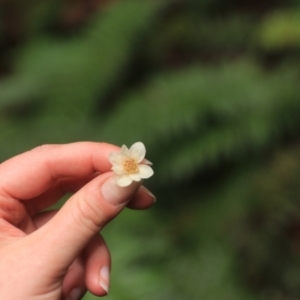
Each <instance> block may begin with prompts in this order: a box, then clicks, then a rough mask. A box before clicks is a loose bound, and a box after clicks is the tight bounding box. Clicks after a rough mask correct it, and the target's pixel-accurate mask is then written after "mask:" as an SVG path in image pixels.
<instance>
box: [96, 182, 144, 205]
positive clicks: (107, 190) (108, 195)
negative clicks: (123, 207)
mask: <svg viewBox="0 0 300 300" xmlns="http://www.w3.org/2000/svg"><path fill="white" fill-rule="evenodd" d="M140 185H141V182H132V183H131V184H130V185H129V186H126V187H120V186H118V185H117V183H116V181H115V179H114V178H113V177H111V178H110V179H108V180H107V181H106V182H104V184H103V185H102V188H101V193H102V196H103V198H104V199H105V200H106V201H107V202H110V203H112V204H122V203H124V202H126V201H127V200H129V197H130V196H132V194H133V193H134V192H135V191H136V190H137V189H138V187H139V186H140Z"/></svg>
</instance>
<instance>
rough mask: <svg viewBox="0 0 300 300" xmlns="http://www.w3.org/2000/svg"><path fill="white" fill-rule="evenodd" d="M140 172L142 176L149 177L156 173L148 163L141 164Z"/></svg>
mask: <svg viewBox="0 0 300 300" xmlns="http://www.w3.org/2000/svg"><path fill="white" fill-rule="evenodd" d="M139 173H140V177H141V178H149V177H151V176H152V175H153V174H154V172H153V170H152V168H151V167H149V166H147V165H139Z"/></svg>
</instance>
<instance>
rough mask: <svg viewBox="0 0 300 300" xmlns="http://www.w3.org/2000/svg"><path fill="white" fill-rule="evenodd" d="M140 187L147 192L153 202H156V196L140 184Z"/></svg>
mask: <svg viewBox="0 0 300 300" xmlns="http://www.w3.org/2000/svg"><path fill="white" fill-rule="evenodd" d="M141 189H142V190H143V192H144V193H146V194H148V195H149V196H150V197H151V198H152V199H153V203H155V202H156V197H155V196H154V195H153V194H152V193H151V192H150V191H149V190H148V189H147V188H145V187H144V186H142V187H141Z"/></svg>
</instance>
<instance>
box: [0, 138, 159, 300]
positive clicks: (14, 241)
mask: <svg viewBox="0 0 300 300" xmlns="http://www.w3.org/2000/svg"><path fill="white" fill-rule="evenodd" d="M118 150H119V148H118V147H116V146H114V145H110V144H105V143H92V142H80V143H73V144H65V145H45V146H41V147H38V148H35V149H33V150H31V151H28V152H25V153H23V154H20V155H18V156H16V157H13V158H11V159H9V160H7V161H5V162H3V163H2V164H1V165H0V299H5V300H15V299H22V300H35V299H39V300H61V299H63V300H66V299H68V300H78V299H81V298H82V296H83V295H84V294H85V292H86V290H89V291H90V292H91V293H93V294H95V295H97V296H105V295H106V294H107V291H106V290H108V286H109V272H108V270H109V269H110V264H111V261H110V254H109V251H108V249H107V246H106V245H105V242H104V240H103V238H102V237H101V235H100V234H99V231H101V229H102V228H103V227H104V226H105V225H106V224H107V223H108V222H109V221H111V220H112V219H113V218H114V217H116V216H117V215H118V214H119V213H120V212H121V211H122V210H123V209H124V208H125V207H126V206H127V207H130V208H134V209H146V208H148V207H150V206H151V205H152V204H153V202H154V201H155V198H154V196H153V195H152V194H151V193H150V192H149V191H148V190H147V189H146V188H144V187H143V186H141V182H133V183H132V184H131V185H129V186H127V187H119V186H117V185H116V183H115V180H114V178H113V177H114V174H113V172H111V171H110V169H111V164H110V163H109V161H108V158H107V157H108V154H109V153H110V152H113V151H118ZM68 192H71V193H72V196H71V197H70V199H69V200H68V201H67V202H66V204H65V205H64V206H63V207H62V208H61V209H60V210H59V211H57V212H56V211H49V212H43V210H45V209H46V208H47V207H49V206H51V205H53V204H54V203H56V202H57V201H58V200H59V199H61V197H62V196H63V195H64V194H66V193H68ZM124 276H126V274H124Z"/></svg>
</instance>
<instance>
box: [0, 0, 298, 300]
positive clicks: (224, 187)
mask: <svg viewBox="0 0 300 300" xmlns="http://www.w3.org/2000/svg"><path fill="white" fill-rule="evenodd" d="M299 4H300V3H299V2H298V1H296V0H288V1H284V2H283V1H276V0H268V1H258V0H254V1H250V2H249V1H248V2H244V1H242V2H240V1H236V0H232V1H225V2H224V1H220V0H177V1H153V0H143V1H139V0H131V1H125V0H119V1H117V0H115V1H109V0H106V1H105V0H86V1H84V0H77V1H58V0H51V1H50V0H43V1H20V0H15V1H2V2H1V6H0V14H1V22H0V116H1V118H0V126H1V128H2V129H1V135H0V142H1V149H0V159H1V160H2V161H3V160H5V159H7V158H9V157H11V156H13V155H15V154H17V153H20V152H22V151H25V150H27V149H30V148H32V147H35V146H37V145H40V144H43V143H67V142H72V141H78V140H94V141H107V142H112V143H116V144H119V145H122V144H127V145H128V146H129V145H130V144H132V143H133V142H135V141H138V140H142V141H143V142H144V143H145V144H146V146H147V150H148V155H147V158H148V159H149V160H151V161H153V162H154V169H155V173H156V174H155V176H154V178H153V179H151V180H149V182H147V183H146V184H147V185H148V186H149V187H150V188H151V190H152V191H153V192H154V193H155V194H156V195H157V197H158V202H157V203H156V205H155V207H154V208H153V209H152V210H150V211H147V212H132V211H126V212H124V213H123V214H122V215H121V216H120V217H119V218H118V219H117V220H115V221H114V222H112V224H111V225H110V226H108V228H106V229H105V231H104V235H105V237H106V239H107V242H108V245H109V247H110V248H111V252H112V256H113V270H112V284H111V293H110V295H109V297H108V298H109V299H122V300H126V299H128V300H135V299H139V300H147V299H162V300H165V299H172V300H176V299H178V300H179V299H195V300H196V299H206V300H210V299H212V300H215V299H230V300H234V299H237V300H238V299H262V300H269V299H270V300H273V299H276V300H281V299H287V300H294V299H299V297H300V280H299V278H300V276H299V275H300V244H299V240H300V205H299V199H298V198H299V192H300V190H299V181H300V164H299V160H300V136H299V129H300V118H299V115H300V101H299V100H300V99H299V98H300V96H299V95H300V85H299V79H300V78H299V77H300V64H299V63H300V52H299V50H300V49H299V46H300V18H299V16H300V5H299ZM84 299H95V298H94V297H93V296H92V295H86V297H85V298H84Z"/></svg>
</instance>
